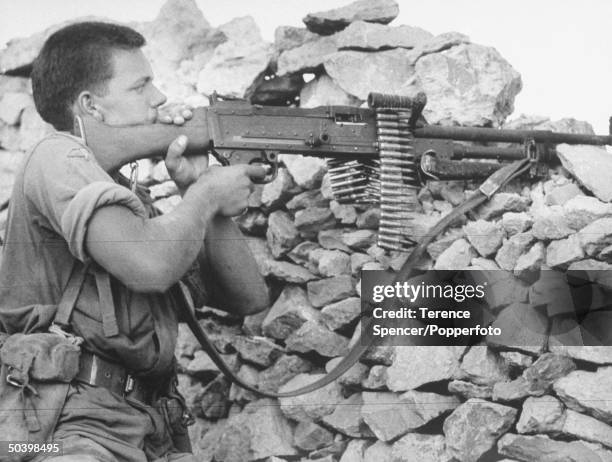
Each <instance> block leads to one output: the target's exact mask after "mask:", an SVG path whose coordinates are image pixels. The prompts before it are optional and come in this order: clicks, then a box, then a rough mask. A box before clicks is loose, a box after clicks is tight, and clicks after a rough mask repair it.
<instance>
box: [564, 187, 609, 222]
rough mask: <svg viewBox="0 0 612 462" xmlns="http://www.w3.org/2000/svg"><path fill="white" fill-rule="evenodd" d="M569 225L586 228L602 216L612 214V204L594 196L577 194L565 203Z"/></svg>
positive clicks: (566, 219) (565, 212)
mask: <svg viewBox="0 0 612 462" xmlns="http://www.w3.org/2000/svg"><path fill="white" fill-rule="evenodd" d="M563 213H564V215H565V221H566V222H567V225H568V226H569V227H570V228H572V229H575V230H579V229H582V228H584V227H585V226H586V225H588V224H589V223H593V222H594V221H595V220H598V219H600V218H605V217H610V216H612V204H609V203H605V202H602V201H600V200H599V199H597V198H596V197H592V196H585V195H580V196H576V197H574V198H572V199H570V200H568V201H567V202H565V203H564V204H563Z"/></svg>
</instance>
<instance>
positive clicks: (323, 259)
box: [316, 250, 351, 277]
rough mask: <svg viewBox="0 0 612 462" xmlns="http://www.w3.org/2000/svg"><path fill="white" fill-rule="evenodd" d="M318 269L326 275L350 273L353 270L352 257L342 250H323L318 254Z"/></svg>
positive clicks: (321, 273)
mask: <svg viewBox="0 0 612 462" xmlns="http://www.w3.org/2000/svg"><path fill="white" fill-rule="evenodd" d="M316 258H317V260H318V264H317V269H318V271H319V274H320V275H321V276H324V277H331V276H339V275H341V274H349V273H350V271H351V257H350V256H349V255H348V254H347V253H345V252H342V251H340V250H321V251H319V252H318V253H317V256H316Z"/></svg>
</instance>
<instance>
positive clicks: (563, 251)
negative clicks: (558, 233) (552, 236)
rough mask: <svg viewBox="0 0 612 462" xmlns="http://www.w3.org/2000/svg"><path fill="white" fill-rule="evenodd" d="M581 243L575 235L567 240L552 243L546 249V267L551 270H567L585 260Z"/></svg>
mask: <svg viewBox="0 0 612 462" xmlns="http://www.w3.org/2000/svg"><path fill="white" fill-rule="evenodd" d="M584 256H585V255H584V252H583V250H582V246H581V245H580V241H579V239H578V237H577V236H576V235H575V234H572V235H570V236H569V237H568V238H567V239H560V240H558V241H552V242H551V243H550V244H549V245H548V247H547V248H546V265H547V266H548V267H550V268H567V267H568V266H569V265H571V264H572V263H574V262H575V261H578V260H582V259H583V258H584Z"/></svg>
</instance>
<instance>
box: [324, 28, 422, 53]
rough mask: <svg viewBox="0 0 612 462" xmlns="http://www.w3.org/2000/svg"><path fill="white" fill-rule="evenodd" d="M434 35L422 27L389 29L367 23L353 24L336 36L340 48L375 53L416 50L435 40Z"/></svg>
mask: <svg viewBox="0 0 612 462" xmlns="http://www.w3.org/2000/svg"><path fill="white" fill-rule="evenodd" d="M433 37H434V36H433V34H432V33H430V32H427V31H426V30H424V29H421V28H420V27H412V26H398V27H389V26H383V25H381V24H372V23H368V22H365V21H356V22H353V23H351V24H350V25H349V26H348V27H347V28H346V29H344V30H343V31H342V32H340V33H338V34H337V35H336V43H337V45H338V48H340V49H342V48H351V49H361V50H369V51H375V50H380V49H383V48H384V49H388V48H415V47H417V46H420V45H423V44H424V43H427V42H429V41H430V40H431V39H433Z"/></svg>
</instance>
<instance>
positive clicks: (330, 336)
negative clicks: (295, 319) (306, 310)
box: [285, 321, 348, 358]
mask: <svg viewBox="0 0 612 462" xmlns="http://www.w3.org/2000/svg"><path fill="white" fill-rule="evenodd" d="M285 344H286V345H287V349H288V350H290V351H298V352H300V353H308V352H310V351H316V352H317V353H319V354H320V355H322V356H327V357H330V358H331V357H334V356H343V355H345V354H346V353H347V352H348V348H347V347H348V339H347V338H346V337H343V336H342V335H340V334H336V333H335V332H333V331H331V330H329V329H328V328H327V327H325V326H324V325H323V324H321V323H319V322H315V321H306V322H305V323H304V324H302V325H301V326H300V328H299V329H297V330H295V331H293V332H292V333H291V334H290V335H289V336H288V337H287V338H286V339H285Z"/></svg>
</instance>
